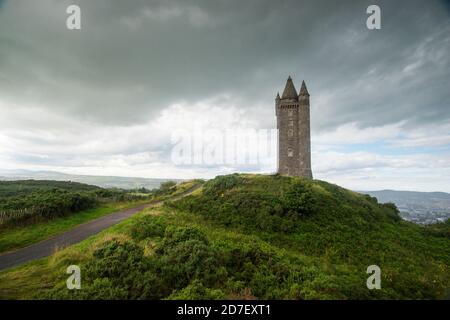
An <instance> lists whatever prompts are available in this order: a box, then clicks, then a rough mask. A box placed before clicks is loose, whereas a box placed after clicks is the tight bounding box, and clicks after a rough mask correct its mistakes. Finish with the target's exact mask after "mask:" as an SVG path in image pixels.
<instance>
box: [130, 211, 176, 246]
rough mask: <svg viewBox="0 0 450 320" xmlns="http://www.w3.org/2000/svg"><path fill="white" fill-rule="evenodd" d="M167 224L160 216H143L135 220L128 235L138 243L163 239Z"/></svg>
mask: <svg viewBox="0 0 450 320" xmlns="http://www.w3.org/2000/svg"><path fill="white" fill-rule="evenodd" d="M166 227H167V223H166V221H165V219H164V218H163V217H160V216H156V217H155V216H144V217H141V218H139V219H138V220H137V222H136V223H135V224H133V226H132V227H131V230H130V234H131V236H132V237H133V239H136V240H138V241H140V240H144V239H146V238H153V237H163V236H164V233H165V231H166Z"/></svg>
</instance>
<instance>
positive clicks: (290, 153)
mask: <svg viewBox="0 0 450 320" xmlns="http://www.w3.org/2000/svg"><path fill="white" fill-rule="evenodd" d="M287 155H288V157H293V156H294V150H292V149H291V148H289V149H288V151H287Z"/></svg>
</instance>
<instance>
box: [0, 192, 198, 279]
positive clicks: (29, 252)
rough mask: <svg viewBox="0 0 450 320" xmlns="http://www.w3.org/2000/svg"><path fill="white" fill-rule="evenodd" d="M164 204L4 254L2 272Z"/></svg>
mask: <svg viewBox="0 0 450 320" xmlns="http://www.w3.org/2000/svg"><path fill="white" fill-rule="evenodd" d="M200 187H201V184H198V185H195V186H193V187H192V188H190V189H188V190H186V191H184V192H183V193H181V194H179V195H177V196H175V197H173V198H170V200H176V199H179V198H182V197H184V196H186V195H189V194H191V193H192V192H194V191H195V190H197V189H198V188H200ZM163 202H164V201H154V202H151V203H147V204H143V205H140V206H137V207H134V208H129V209H124V210H121V211H118V212H115V213H111V214H109V215H106V216H104V217H101V218H98V219H95V220H92V221H89V222H86V223H83V224H80V225H79V226H76V227H75V228H73V229H71V230H69V231H66V232H64V233H62V234H59V235H57V236H55V237H52V238H50V239H47V240H44V241H41V242H38V243H35V244H32V245H30V246H28V247H25V248H22V249H18V250H16V251H12V252H8V253H4V254H2V255H0V271H1V270H5V269H8V268H11V267H14V266H18V265H20V264H23V263H26V262H29V261H32V260H36V259H40V258H44V257H47V256H50V255H51V254H53V253H54V252H55V251H56V250H60V249H63V248H66V247H68V246H71V245H73V244H75V243H78V242H81V241H83V240H84V239H87V238H89V237H90V236H93V235H95V234H97V233H99V232H100V231H102V230H104V229H106V228H109V227H111V226H113V225H115V224H117V223H119V222H121V221H123V220H125V219H127V218H129V217H131V216H133V215H135V214H137V213H139V212H141V211H143V210H144V209H146V208H150V207H155V206H157V205H160V204H162V203H163Z"/></svg>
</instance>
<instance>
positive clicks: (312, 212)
mask: <svg viewBox="0 0 450 320" xmlns="http://www.w3.org/2000/svg"><path fill="white" fill-rule="evenodd" d="M449 235H450V224H449V222H448V221H447V222H446V223H441V224H435V225H430V226H420V225H415V224H413V223H410V222H407V221H403V220H402V219H401V218H400V217H399V215H398V209H397V208H396V207H395V205H393V204H389V203H388V204H380V203H378V201H377V200H376V198H373V197H371V196H368V195H363V194H359V193H356V192H353V191H350V190H346V189H343V188H341V187H339V186H337V185H333V184H329V183H327V182H324V181H316V180H314V181H311V180H306V179H301V178H290V177H282V176H264V175H238V174H234V175H228V176H219V177H216V178H215V179H212V180H210V181H208V182H206V183H205V184H204V185H203V188H202V189H200V190H197V191H196V192H195V193H194V194H192V195H190V196H187V197H185V198H183V199H181V200H178V201H169V202H166V203H165V205H164V206H163V207H162V208H157V209H151V210H147V211H145V212H143V213H142V214H139V215H136V216H134V217H132V218H130V219H129V220H127V221H126V222H123V223H121V224H119V225H117V226H116V227H114V228H111V229H109V230H108V231H106V232H103V233H102V234H100V235H98V236H97V237H95V238H94V239H90V240H89V241H87V242H85V243H81V244H80V245H77V246H74V247H72V248H69V249H66V250H63V251H61V252H59V253H57V254H56V255H55V256H54V257H52V258H50V259H47V260H44V261H43V262H39V263H36V264H34V265H33V264H31V265H29V266H24V267H21V268H18V269H16V270H11V271H9V272H4V273H0V283H3V285H2V287H0V292H1V290H6V289H8V290H10V291H11V290H23V288H20V289H14V288H16V287H17V283H16V282H15V281H17V280H14V279H18V278H20V279H21V280H20V282H21V283H26V286H30V287H32V288H34V291H33V292H32V293H30V292H28V291H27V293H26V294H23V293H17V292H16V293H15V294H16V297H17V296H19V297H24V296H25V297H34V298H36V297H37V298H56V299H230V298H231V299H439V298H445V297H447V296H448V293H449V291H448V290H449V283H450V280H449V272H448V271H449V270H448V265H449V262H450V239H449V238H450V236H449ZM68 264H79V265H80V266H81V269H82V272H83V275H84V277H83V289H82V290H77V291H68V290H67V289H66V287H65V281H66V277H67V275H66V274H65V268H67V265H68ZM369 265H378V266H379V267H380V268H381V278H382V280H381V287H382V289H381V290H369V289H367V287H366V279H367V277H368V276H369V275H368V274H367V273H366V269H367V267H368V266H369ZM41 272H45V273H46V278H45V281H42V280H40V279H39V280H38V279H36V278H37V275H38V274H39V273H41ZM19 275H20V277H19ZM38 281H41V282H38ZM36 288H37V289H36Z"/></svg>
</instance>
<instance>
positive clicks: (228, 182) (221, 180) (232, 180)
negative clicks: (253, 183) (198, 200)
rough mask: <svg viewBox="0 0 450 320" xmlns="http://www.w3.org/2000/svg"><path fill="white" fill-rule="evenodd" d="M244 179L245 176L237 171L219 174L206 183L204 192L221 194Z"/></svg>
mask: <svg viewBox="0 0 450 320" xmlns="http://www.w3.org/2000/svg"><path fill="white" fill-rule="evenodd" d="M243 181H244V180H243V178H242V177H241V176H240V175H238V174H237V173H235V174H231V175H227V176H217V177H216V178H215V179H212V180H209V181H208V182H206V183H205V185H204V186H203V192H204V193H205V195H208V196H220V195H222V194H223V193H224V192H225V191H227V190H230V189H232V188H234V187H236V186H238V185H240V184H242V183H243Z"/></svg>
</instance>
